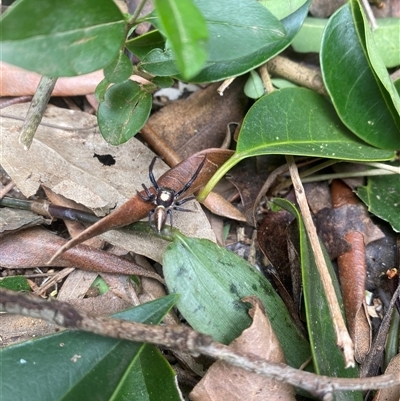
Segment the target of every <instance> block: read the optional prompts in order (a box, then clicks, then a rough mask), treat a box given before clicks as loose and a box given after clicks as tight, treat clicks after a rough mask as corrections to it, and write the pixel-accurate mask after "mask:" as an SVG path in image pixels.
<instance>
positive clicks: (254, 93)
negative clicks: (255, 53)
mask: <svg viewBox="0 0 400 401" xmlns="http://www.w3.org/2000/svg"><path fill="white" fill-rule="evenodd" d="M244 93H245V95H246V96H247V97H249V98H251V99H258V98H260V97H261V96H262V95H264V94H265V88H264V85H263V83H262V80H261V77H260V76H259V75H258V72H257V71H254V70H252V71H250V75H249V77H248V78H247V81H246V83H245V85H244Z"/></svg>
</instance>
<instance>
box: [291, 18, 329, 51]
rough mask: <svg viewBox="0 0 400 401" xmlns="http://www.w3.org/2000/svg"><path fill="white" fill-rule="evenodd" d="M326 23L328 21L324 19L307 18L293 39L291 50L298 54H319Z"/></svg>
mask: <svg viewBox="0 0 400 401" xmlns="http://www.w3.org/2000/svg"><path fill="white" fill-rule="evenodd" d="M327 22H328V20H327V19H325V18H311V17H307V18H306V19H305V20H304V23H303V26H302V27H301V29H300V31H299V33H298V34H297V35H296V37H295V38H294V39H293V42H292V46H293V49H294V50H295V51H296V52H299V53H311V52H312V53H319V52H320V51H321V42H322V35H323V33H324V30H325V27H326V24H327Z"/></svg>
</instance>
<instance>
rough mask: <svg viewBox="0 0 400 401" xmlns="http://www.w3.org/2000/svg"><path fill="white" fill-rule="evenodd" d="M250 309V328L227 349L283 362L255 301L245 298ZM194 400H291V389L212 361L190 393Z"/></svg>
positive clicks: (268, 325)
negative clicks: (250, 306) (249, 303)
mask: <svg viewBox="0 0 400 401" xmlns="http://www.w3.org/2000/svg"><path fill="white" fill-rule="evenodd" d="M245 300H246V302H251V303H252V304H253V308H252V310H251V311H250V314H252V315H253V323H252V325H251V326H250V327H249V328H248V329H246V330H244V331H243V333H242V334H241V335H240V337H238V338H237V339H235V340H234V341H233V342H232V343H231V345H230V347H232V348H233V349H234V350H237V351H241V352H245V353H248V354H255V355H257V356H258V357H259V358H265V359H267V360H268V361H270V362H282V363H285V358H284V355H283V351H282V348H281V346H280V344H279V342H278V339H277V337H276V335H275V333H274V331H273V329H272V327H271V324H270V322H269V320H268V318H267V317H266V316H265V314H264V313H263V311H262V309H261V308H260V306H259V303H258V302H257V300H256V299H255V298H251V297H249V298H246V299H245ZM190 398H191V399H192V400H193V401H206V400H207V401H208V400H209V401H211V400H213V401H220V400H229V401H243V400H246V401H256V400H260V401H261V400H262V401H265V400H268V401H275V400H280V401H293V400H295V396H294V388H293V387H292V386H290V385H288V384H285V383H282V382H279V381H276V380H272V379H269V378H265V377H261V376H259V375H257V374H255V373H249V372H245V371H244V370H241V369H239V368H236V367H233V366H230V365H228V364H226V363H224V362H220V361H218V362H215V363H214V364H213V365H212V366H211V367H210V369H209V370H208V371H207V373H206V375H205V376H204V377H203V379H202V380H201V381H200V382H199V383H198V385H197V386H196V387H195V388H194V389H193V391H192V392H191V393H190Z"/></svg>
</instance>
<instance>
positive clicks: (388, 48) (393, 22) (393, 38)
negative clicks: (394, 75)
mask: <svg viewBox="0 0 400 401" xmlns="http://www.w3.org/2000/svg"><path fill="white" fill-rule="evenodd" d="M327 22H328V20H327V19H323V18H311V17H307V18H306V19H305V21H304V24H303V26H302V27H301V29H300V31H299V33H298V34H297V35H296V37H295V38H294V39H293V41H292V44H291V45H292V47H293V49H294V50H295V51H296V52H299V53H310V52H314V53H319V52H320V50H321V42H322V35H323V33H324V30H325V27H326V24H327ZM377 24H378V28H377V29H375V30H374V31H373V33H372V34H373V36H374V39H375V43H376V48H377V50H378V52H379V55H380V57H381V58H382V60H383V62H384V64H385V66H386V67H387V68H391V67H396V66H398V65H400V40H398V38H400V18H381V19H377Z"/></svg>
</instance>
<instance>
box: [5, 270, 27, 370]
mask: <svg viewBox="0 0 400 401" xmlns="http://www.w3.org/2000/svg"><path fill="white" fill-rule="evenodd" d="M0 288H7V289H9V290H13V291H30V289H31V287H30V286H29V284H28V281H27V279H26V277H24V276H10V277H3V278H0ZM0 377H1V376H0Z"/></svg>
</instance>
